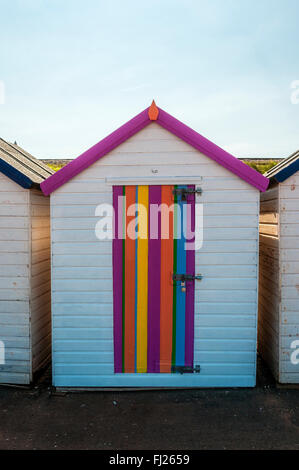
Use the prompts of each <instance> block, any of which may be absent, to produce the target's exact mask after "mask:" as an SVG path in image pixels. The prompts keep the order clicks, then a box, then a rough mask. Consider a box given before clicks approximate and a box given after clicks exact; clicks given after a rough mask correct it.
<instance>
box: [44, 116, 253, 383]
mask: <svg viewBox="0 0 299 470" xmlns="http://www.w3.org/2000/svg"><path fill="white" fill-rule="evenodd" d="M155 175H157V176H159V177H164V178H167V179H168V180H169V181H170V182H171V178H172V177H178V176H179V177H180V178H183V177H194V176H195V175H197V176H201V177H202V181H201V183H200V187H201V188H202V189H203V194H202V195H201V196H196V197H197V202H201V203H203V205H204V206H203V214H204V229H203V230H204V231H203V237H204V243H203V246H202V248H201V250H200V251H199V252H198V253H196V272H197V273H200V274H202V275H203V280H202V281H201V282H198V281H197V282H196V284H195V285H196V293H195V345H194V359H195V360H194V362H195V364H200V365H201V373H200V374H185V375H180V374H136V375H135V374H116V375H115V374H114V366H113V292H112V242H111V241H109V240H105V241H99V240H98V239H97V238H96V236H95V225H96V222H97V221H98V220H99V218H98V217H95V208H96V206H97V205H98V204H100V203H112V188H111V184H107V182H106V181H107V178H125V177H126V178H130V179H132V181H135V184H138V178H143V179H144V178H153V177H154V176H155ZM258 211H259V192H258V191H257V190H256V189H255V188H253V187H252V186H250V185H249V184H247V183H246V182H244V181H243V180H241V179H240V178H238V177H237V176H235V175H233V174H232V173H230V172H229V171H228V170H226V169H225V168H223V167H222V166H220V165H219V164H217V163H215V162H214V161H212V160H211V159H209V158H207V157H206V156H204V155H202V154H200V153H199V152H198V151H196V150H195V149H193V148H192V147H190V146H189V145H188V144H186V143H184V142H183V141H181V140H180V139H178V138H176V137H175V136H174V135H172V134H170V133H169V132H168V131H166V130H164V129H162V128H161V127H160V126H158V125H157V124H156V123H152V124H150V125H149V126H148V127H147V128H145V129H144V130H142V131H140V132H139V133H138V134H136V135H135V136H133V137H132V138H130V139H129V140H128V141H126V142H125V143H123V144H122V145H120V146H119V147H118V148H116V149H115V150H114V151H112V152H110V153H109V154H108V155H106V156H105V157H103V158H102V159H101V160H99V161H97V162H96V163H94V164H93V165H92V166H90V167H89V168H87V169H86V170H84V171H83V172H82V173H80V174H79V175H77V176H76V177H74V178H73V179H72V180H70V181H69V182H67V183H66V184H65V185H63V186H61V187H60V188H59V189H58V190H56V191H55V192H54V193H52V195H51V230H52V312H53V358H54V361H53V376H54V385H56V386H85V387H88V386H98V387H101V386H103V387H105V386H178V387H180V386H182V387H184V386H203V387H204V386H206V387H208V386H254V385H255V370H256V321H257V256H258Z"/></svg>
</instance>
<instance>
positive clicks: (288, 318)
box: [281, 312, 299, 325]
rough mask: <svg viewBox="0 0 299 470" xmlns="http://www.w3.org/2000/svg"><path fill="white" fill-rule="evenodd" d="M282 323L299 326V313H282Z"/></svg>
mask: <svg viewBox="0 0 299 470" xmlns="http://www.w3.org/2000/svg"><path fill="white" fill-rule="evenodd" d="M281 322H282V324H284V325H286V324H289V325H299V315H298V313H297V312H282V314H281Z"/></svg>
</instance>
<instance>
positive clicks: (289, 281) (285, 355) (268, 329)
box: [258, 151, 299, 383]
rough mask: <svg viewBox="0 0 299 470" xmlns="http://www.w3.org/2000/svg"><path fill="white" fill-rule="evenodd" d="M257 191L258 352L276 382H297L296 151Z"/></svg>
mask: <svg viewBox="0 0 299 470" xmlns="http://www.w3.org/2000/svg"><path fill="white" fill-rule="evenodd" d="M266 176H267V177H268V178H270V185H269V189H268V191H267V192H265V193H263V194H262V195H261V214H260V283H259V335H258V337H259V351H260V353H261V355H262V357H263V358H264V360H265V361H266V362H267V363H268V365H269V366H270V368H271V370H272V372H273V374H274V376H275V378H276V380H277V381H278V382H281V383H299V364H298V360H299V353H297V352H296V350H299V151H297V152H295V153H294V154H293V155H291V156H290V157H289V158H286V159H285V160H283V161H282V162H281V163H279V164H278V165H276V166H275V167H273V168H272V169H271V170H270V171H268V172H267V173H266Z"/></svg>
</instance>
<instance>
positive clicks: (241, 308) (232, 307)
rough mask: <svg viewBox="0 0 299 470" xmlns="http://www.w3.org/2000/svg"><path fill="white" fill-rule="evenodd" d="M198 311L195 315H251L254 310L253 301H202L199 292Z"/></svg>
mask: <svg viewBox="0 0 299 470" xmlns="http://www.w3.org/2000/svg"><path fill="white" fill-rule="evenodd" d="M197 309H198V312H197V315H196V317H198V316H200V315H205V314H209V315H210V314H218V315H219V314H225V315H233V314H237V315H239V314H242V315H251V314H252V313H255V312H256V303H255V302H203V301H202V300H201V298H200V294H199V303H198V306H197Z"/></svg>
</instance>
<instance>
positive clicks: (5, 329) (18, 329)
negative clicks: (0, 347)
mask: <svg viewBox="0 0 299 470" xmlns="http://www.w3.org/2000/svg"><path fill="white" fill-rule="evenodd" d="M10 336H13V337H15V336H16V337H18V336H22V337H26V336H28V337H29V324H27V325H21V326H20V325H8V326H7V325H2V326H1V338H4V337H10ZM2 341H4V339H2Z"/></svg>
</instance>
